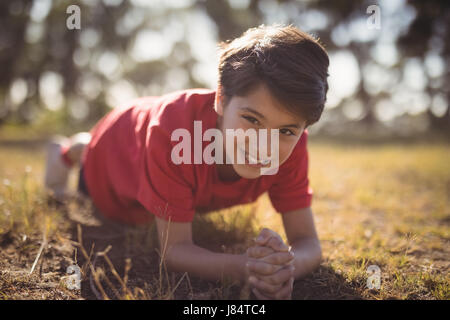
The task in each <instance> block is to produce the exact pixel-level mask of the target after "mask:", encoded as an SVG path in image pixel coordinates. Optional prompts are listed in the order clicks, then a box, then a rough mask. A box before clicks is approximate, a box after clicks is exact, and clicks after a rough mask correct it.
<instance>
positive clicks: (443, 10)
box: [398, 0, 450, 134]
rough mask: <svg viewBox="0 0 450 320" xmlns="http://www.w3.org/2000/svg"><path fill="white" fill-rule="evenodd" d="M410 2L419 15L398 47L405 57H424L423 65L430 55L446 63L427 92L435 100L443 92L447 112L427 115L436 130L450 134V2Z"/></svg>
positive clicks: (434, 0) (429, 85) (429, 84)
mask: <svg viewBox="0 0 450 320" xmlns="http://www.w3.org/2000/svg"><path fill="white" fill-rule="evenodd" d="M408 3H409V4H410V5H411V6H413V7H414V8H415V9H416V12H417V13H418V14H417V16H416V17H415V19H414V20H413V21H412V23H411V24H410V26H409V29H408V32H407V33H406V34H404V35H402V36H401V37H400V38H399V39H398V44H399V47H400V49H401V50H402V53H403V54H404V55H405V56H408V57H420V58H421V59H422V62H423V63H424V60H425V59H426V56H427V54H430V53H435V54H438V55H439V56H441V57H442V59H443V60H444V64H445V71H444V74H442V75H440V76H439V79H434V80H432V79H429V81H428V82H427V88H426V90H427V91H428V93H429V94H430V96H432V97H433V96H435V95H436V94H438V93H442V94H443V95H444V96H445V97H446V99H447V110H446V111H445V114H444V115H443V116H440V117H439V116H436V115H435V114H434V113H433V112H432V110H431V109H428V110H427V115H428V116H429V118H430V121H431V125H432V127H433V128H435V129H437V130H439V131H446V132H447V133H449V134H450V68H449V67H448V66H449V65H450V2H449V1H442V0H428V1H420V0H409V1H408ZM433 82H439V86H433Z"/></svg>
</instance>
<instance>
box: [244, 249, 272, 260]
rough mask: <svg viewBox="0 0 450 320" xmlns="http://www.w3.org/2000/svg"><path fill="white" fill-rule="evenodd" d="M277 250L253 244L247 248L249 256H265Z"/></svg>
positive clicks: (257, 257)
mask: <svg viewBox="0 0 450 320" xmlns="http://www.w3.org/2000/svg"><path fill="white" fill-rule="evenodd" d="M274 252H275V251H274V250H273V249H271V248H269V247H266V246H253V247H249V248H248V249H247V256H249V257H250V258H255V259H259V258H264V257H265V256H268V255H269V254H271V253H274Z"/></svg>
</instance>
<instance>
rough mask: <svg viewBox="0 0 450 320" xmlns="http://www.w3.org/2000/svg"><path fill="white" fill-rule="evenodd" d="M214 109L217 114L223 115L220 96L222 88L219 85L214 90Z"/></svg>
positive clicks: (221, 97)
mask: <svg viewBox="0 0 450 320" xmlns="http://www.w3.org/2000/svg"><path fill="white" fill-rule="evenodd" d="M214 109H215V110H216V112H217V114H218V115H220V116H223V96H222V88H221V86H220V85H218V86H217V90H216V98H215V101H214Z"/></svg>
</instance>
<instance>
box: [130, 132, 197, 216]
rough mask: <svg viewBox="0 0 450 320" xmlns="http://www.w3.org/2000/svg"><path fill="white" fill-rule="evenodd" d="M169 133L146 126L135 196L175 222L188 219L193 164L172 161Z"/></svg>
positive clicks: (192, 194) (191, 199) (191, 212)
mask: <svg viewBox="0 0 450 320" xmlns="http://www.w3.org/2000/svg"><path fill="white" fill-rule="evenodd" d="M171 148H172V144H171V141H170V137H169V136H168V135H167V134H166V133H165V132H164V130H162V129H161V128H160V127H158V126H154V127H151V128H149V133H148V137H147V139H146V148H145V155H144V157H143V163H142V166H143V170H141V171H142V175H141V177H140V178H139V187H138V195H137V200H138V201H139V202H140V203H141V204H142V205H143V206H144V207H145V208H146V209H147V210H148V211H149V212H150V213H152V214H154V215H155V216H157V217H159V218H161V219H164V220H169V218H170V221H174V222H191V221H192V220H193V217H194V213H195V210H194V192H193V186H192V183H191V182H189V181H188V180H189V174H188V172H186V170H192V168H191V167H192V166H189V165H186V164H180V165H175V164H174V163H173V162H172V161H171V150H172V149H171Z"/></svg>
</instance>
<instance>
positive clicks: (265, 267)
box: [247, 260, 284, 276]
mask: <svg viewBox="0 0 450 320" xmlns="http://www.w3.org/2000/svg"><path fill="white" fill-rule="evenodd" d="M283 267H284V266H279V265H276V264H271V263H267V262H264V261H260V260H250V261H248V262H247V270H248V272H254V273H257V274H258V275H263V276H264V275H272V274H274V273H275V272H277V271H278V270H280V269H282V268H283Z"/></svg>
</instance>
